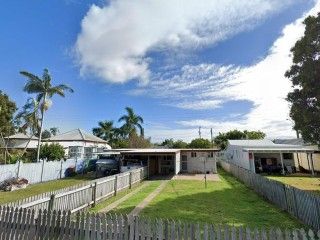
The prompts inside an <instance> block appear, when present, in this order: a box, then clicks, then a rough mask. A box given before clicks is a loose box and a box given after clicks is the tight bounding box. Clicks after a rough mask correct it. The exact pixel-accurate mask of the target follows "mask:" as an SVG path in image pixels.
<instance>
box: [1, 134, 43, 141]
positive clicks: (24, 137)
mask: <svg viewBox="0 0 320 240" xmlns="http://www.w3.org/2000/svg"><path fill="white" fill-rule="evenodd" d="M30 137H31V136H29V135H26V134H24V133H17V134H13V135H11V136H9V137H5V138H9V139H26V140H29V139H30ZM31 140H38V138H37V137H36V136H32V137H31Z"/></svg>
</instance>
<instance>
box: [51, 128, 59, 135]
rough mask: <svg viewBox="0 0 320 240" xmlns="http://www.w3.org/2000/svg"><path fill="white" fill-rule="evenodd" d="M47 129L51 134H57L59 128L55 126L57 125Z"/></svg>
mask: <svg viewBox="0 0 320 240" xmlns="http://www.w3.org/2000/svg"><path fill="white" fill-rule="evenodd" d="M49 131H50V133H51V134H52V135H53V136H57V134H58V133H59V132H60V131H59V128H57V127H52V128H50V130H49Z"/></svg>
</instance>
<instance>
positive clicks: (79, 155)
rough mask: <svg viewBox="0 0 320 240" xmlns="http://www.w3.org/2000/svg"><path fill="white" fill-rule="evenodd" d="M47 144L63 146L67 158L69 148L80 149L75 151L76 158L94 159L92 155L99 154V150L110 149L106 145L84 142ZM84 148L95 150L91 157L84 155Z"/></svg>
mask: <svg viewBox="0 0 320 240" xmlns="http://www.w3.org/2000/svg"><path fill="white" fill-rule="evenodd" d="M47 143H49V144H50V143H59V144H60V145H61V146H63V148H64V150H65V153H66V157H69V156H70V154H71V152H70V147H80V149H78V150H77V158H91V157H96V155H95V154H94V153H96V152H99V148H100V149H102V148H107V149H111V147H110V146H109V145H108V144H107V143H94V142H84V141H50V142H47ZM85 148H95V149H94V150H93V154H92V155H91V156H89V155H87V154H85Z"/></svg>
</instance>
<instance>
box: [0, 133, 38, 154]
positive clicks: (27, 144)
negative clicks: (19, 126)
mask: <svg viewBox="0 0 320 240" xmlns="http://www.w3.org/2000/svg"><path fill="white" fill-rule="evenodd" d="M4 141H5V143H4V144H2V145H3V146H5V145H7V148H8V149H25V148H26V149H27V150H28V149H35V148H37V146H38V138H37V137H35V136H28V135H26V134H24V133H17V134H14V135H11V136H9V137H5V138H4Z"/></svg>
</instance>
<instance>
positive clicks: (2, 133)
mask: <svg viewBox="0 0 320 240" xmlns="http://www.w3.org/2000/svg"><path fill="white" fill-rule="evenodd" d="M16 110H17V107H16V104H15V103H14V102H13V101H12V100H10V98H9V96H8V95H7V94H5V93H3V92H2V91H1V90H0V145H1V146H2V147H3V149H4V151H3V153H4V163H6V161H7V155H8V154H9V152H8V148H7V145H8V140H9V139H5V137H6V136H7V137H9V135H11V134H13V133H14V130H15V123H14V117H13V116H14V113H15V112H16Z"/></svg>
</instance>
